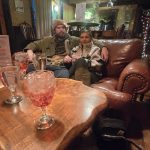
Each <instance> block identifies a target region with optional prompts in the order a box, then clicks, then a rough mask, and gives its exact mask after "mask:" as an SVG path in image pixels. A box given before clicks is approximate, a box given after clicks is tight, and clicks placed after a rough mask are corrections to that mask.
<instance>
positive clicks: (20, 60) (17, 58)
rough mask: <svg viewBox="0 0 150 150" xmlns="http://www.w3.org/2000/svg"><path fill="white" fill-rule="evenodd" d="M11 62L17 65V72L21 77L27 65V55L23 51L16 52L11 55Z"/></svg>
mask: <svg viewBox="0 0 150 150" xmlns="http://www.w3.org/2000/svg"><path fill="white" fill-rule="evenodd" d="M12 59H13V64H14V65H15V66H18V67H19V72H20V75H21V77H23V76H24V75H25V74H26V70H27V66H28V57H27V53H25V52H16V53H15V54H14V55H13V56H12Z"/></svg>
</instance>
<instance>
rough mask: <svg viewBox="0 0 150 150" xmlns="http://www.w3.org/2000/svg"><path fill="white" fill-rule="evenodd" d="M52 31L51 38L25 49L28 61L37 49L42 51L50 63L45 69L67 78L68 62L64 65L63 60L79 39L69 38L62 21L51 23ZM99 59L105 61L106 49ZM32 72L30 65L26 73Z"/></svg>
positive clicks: (56, 75) (31, 59) (32, 68)
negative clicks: (67, 44)
mask: <svg viewBox="0 0 150 150" xmlns="http://www.w3.org/2000/svg"><path fill="white" fill-rule="evenodd" d="M52 29H53V31H54V35H53V36H50V37H47V38H44V39H42V40H39V41H35V42H32V43H30V44H28V45H27V46H26V47H25V49H27V54H28V59H29V61H33V59H34V53H33V52H34V51H35V50H37V49H38V50H42V53H44V54H45V55H46V57H48V58H50V60H51V61H50V63H49V64H47V65H46V69H47V70H51V71H53V72H54V75H55V77H58V78H68V77H69V70H68V69H67V66H68V65H67V64H68V62H67V61H65V63H64V61H63V59H64V57H65V56H66V55H69V54H70V51H69V50H70V49H72V48H73V47H75V46H77V45H78V43H79V39H78V38H77V37H73V36H70V35H69V34H68V33H67V32H66V31H67V26H66V24H65V22H64V21H63V20H55V21H54V22H53V26H52ZM66 40H68V41H69V50H68V49H67V48H66V44H65V43H66ZM101 57H102V59H103V60H104V61H107V59H108V51H107V49H102V53H101ZM33 70H35V68H34V66H33V64H30V65H29V67H28V69H27V72H30V71H33Z"/></svg>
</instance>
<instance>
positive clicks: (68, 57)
mask: <svg viewBox="0 0 150 150" xmlns="http://www.w3.org/2000/svg"><path fill="white" fill-rule="evenodd" d="M71 62H72V58H71V57H70V56H69V55H67V56H65V57H64V63H71Z"/></svg>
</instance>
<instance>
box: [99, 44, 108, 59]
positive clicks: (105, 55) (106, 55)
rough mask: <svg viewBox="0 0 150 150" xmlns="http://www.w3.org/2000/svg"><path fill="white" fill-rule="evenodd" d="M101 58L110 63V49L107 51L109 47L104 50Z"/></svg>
mask: <svg viewBox="0 0 150 150" xmlns="http://www.w3.org/2000/svg"><path fill="white" fill-rule="evenodd" d="M101 57H102V59H103V60H104V61H105V62H107V61H108V49H107V47H103V48H102V52H101Z"/></svg>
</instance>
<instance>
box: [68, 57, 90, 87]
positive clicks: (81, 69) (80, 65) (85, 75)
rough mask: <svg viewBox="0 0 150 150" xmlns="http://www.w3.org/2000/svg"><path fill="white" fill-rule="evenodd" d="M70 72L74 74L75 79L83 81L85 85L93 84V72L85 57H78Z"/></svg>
mask: <svg viewBox="0 0 150 150" xmlns="http://www.w3.org/2000/svg"><path fill="white" fill-rule="evenodd" d="M69 71H70V73H73V74H74V79H75V80H79V81H82V82H83V84H85V85H90V84H91V73H90V71H89V70H88V64H87V62H86V61H85V60H84V59H82V58H81V59H78V60H77V61H76V62H75V63H74V64H73V66H72V67H71V68H70V70H69Z"/></svg>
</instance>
